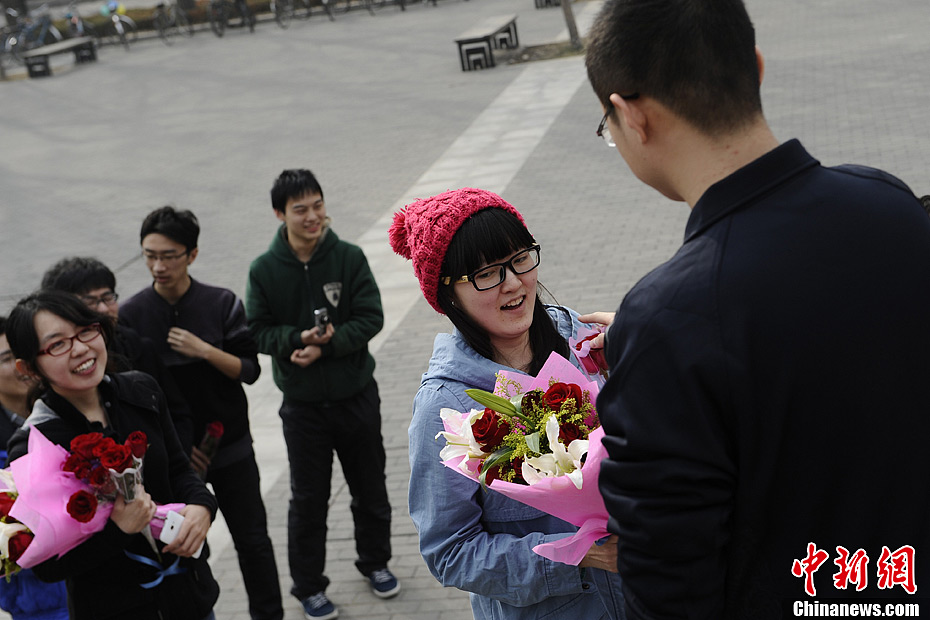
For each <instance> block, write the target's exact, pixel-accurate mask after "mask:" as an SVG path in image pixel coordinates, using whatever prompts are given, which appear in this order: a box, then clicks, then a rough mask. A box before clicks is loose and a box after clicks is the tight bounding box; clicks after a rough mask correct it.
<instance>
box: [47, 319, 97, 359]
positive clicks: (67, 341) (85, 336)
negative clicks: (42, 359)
mask: <svg viewBox="0 0 930 620" xmlns="http://www.w3.org/2000/svg"><path fill="white" fill-rule="evenodd" d="M101 333H102V332H101V331H100V323H91V324H90V325H88V326H87V327H82V328H81V329H80V331H78V333H76V334H74V335H73V336H71V337H69V338H62V339H61V340H56V341H55V342H53V343H52V344H50V345H48V346H47V347H45V348H44V349H42V350H41V351H39V355H51V356H52V357H59V356H61V355H64V354H65V353H67V352H68V351H70V350H71V349H72V348H73V347H74V340H75V339H77V340H80V341H81V342H85V343H86V342H90V341H91V340H93V339H94V338H96V337H97V336H99V335H100V334H101Z"/></svg>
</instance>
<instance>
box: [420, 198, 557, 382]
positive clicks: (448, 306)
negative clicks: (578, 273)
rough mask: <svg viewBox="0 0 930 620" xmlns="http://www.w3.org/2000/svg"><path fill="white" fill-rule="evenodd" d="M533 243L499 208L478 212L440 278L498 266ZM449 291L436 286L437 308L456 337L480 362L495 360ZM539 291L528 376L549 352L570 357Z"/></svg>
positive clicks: (483, 336) (488, 342)
mask: <svg viewBox="0 0 930 620" xmlns="http://www.w3.org/2000/svg"><path fill="white" fill-rule="evenodd" d="M534 243H536V240H535V239H533V235H531V234H530V231H528V230H527V229H526V227H525V226H524V225H523V224H522V223H521V222H520V220H519V219H517V217H516V216H514V215H513V214H512V213H510V212H508V211H504V210H503V209H494V208H488V209H482V210H481V211H478V212H477V213H475V214H474V215H473V216H471V217H470V218H468V219H467V220H466V221H465V223H464V224H462V226H461V227H460V228H459V229H458V231H457V232H456V233H455V236H454V237H452V242H451V243H449V248H448V250H446V257H445V260H444V261H443V263H442V274H443V276H452V277H453V278H458V277H459V276H462V275H464V274H468V273H472V272H473V271H476V270H477V269H479V268H480V267H481V266H482V265H485V264H488V263H496V262H499V261H501V260H503V259H504V258H506V257H507V256H510V255H511V254H513V253H514V252H517V251H519V250H523V249H526V248H528V247H529V246H531V245H533V244H534ZM453 287H454V284H449V285H447V286H445V285H442V284H440V285H439V289H438V291H437V298H438V301H439V307H440V308H442V311H443V312H445V313H446V316H448V317H449V320H451V321H452V324H453V325H455V327H456V329H458V330H459V332H461V334H462V337H463V338H465V342H467V343H468V346H470V347H471V348H472V349H474V350H475V351H476V352H477V353H478V354H479V355H481V356H483V357H486V358H488V359H490V360H493V359H495V356H494V353H495V352H494V347H493V346H491V338H490V336H489V335H488V333H487V332H486V331H485V330H484V329H483V328H481V327H479V326H478V324H477V323H475V322H474V321H473V320H472V319H471V318H470V317H469V316H468V315H467V314H466V313H465V312H463V311H462V309H461V308H460V307H458V306H455V305H453V304H452V300H453V296H452V292H453ZM540 289H542V290H543V291H545V290H546V289H545V287H543V286H542V285H539V284H537V293H536V301H535V303H534V306H533V324H532V325H530V329H529V336H530V349H531V351H532V354H533V357H532V361H531V362H530V367H529V369H528V370H529V372H530V374H532V375H535V374H536V373H538V372H539V370H540V369H541V368H542V366H543V364H544V363H545V362H546V360H547V359H548V358H549V354H550V353H552V352H553V351H556V352H558V353H559V355H561V356H562V357H564V358H566V359H568V355H569V350H568V343H567V342H566V341H565V339H564V338H563V337H562V336H561V334H559V332H558V330H557V329H556V327H555V324H554V323H553V322H552V318H551V317H550V316H549V314H548V313H547V312H546V307H545V305H544V304H543V303H542V301H540V299H539V290H540ZM547 292H548V291H547Z"/></svg>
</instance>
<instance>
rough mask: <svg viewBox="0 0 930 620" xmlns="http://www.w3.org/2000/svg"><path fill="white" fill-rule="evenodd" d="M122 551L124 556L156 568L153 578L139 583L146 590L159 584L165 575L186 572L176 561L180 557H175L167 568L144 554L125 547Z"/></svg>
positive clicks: (178, 560)
mask: <svg viewBox="0 0 930 620" xmlns="http://www.w3.org/2000/svg"><path fill="white" fill-rule="evenodd" d="M123 553H125V554H126V557H128V558H129V559H130V560H134V561H136V562H139V563H140V564H145V565H146V566H151V567H152V568H154V569H156V571H155V575H156V577H155V579H153V580H152V581H147V582H145V583H140V584H139V585H140V586H142V587H143V588H145V589H146V590H149V589H151V588H154V587H155V586H157V585H159V584H161V582H162V581H164V580H165V577H170V576H171V575H180V574H181V573H186V572H187V568H185V567H183V566H179V565H178V563H179V562H180V561H181V558H179V557H178V558H175V559H174V562H172V563H171V566H169V567H168V568H162V566H161V564H159V563H158V562H156V561H155V560H153V559H152V558H147V557H145V556H144V555H138V554H136V553H132V552H130V551H126V550H125V549H124V550H123Z"/></svg>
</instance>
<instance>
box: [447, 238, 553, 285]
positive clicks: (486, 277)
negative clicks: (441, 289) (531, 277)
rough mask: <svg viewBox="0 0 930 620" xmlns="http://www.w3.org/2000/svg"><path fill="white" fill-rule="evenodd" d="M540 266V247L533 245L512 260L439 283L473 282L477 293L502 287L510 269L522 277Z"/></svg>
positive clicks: (448, 278)
mask: <svg viewBox="0 0 930 620" xmlns="http://www.w3.org/2000/svg"><path fill="white" fill-rule="evenodd" d="M538 266H539V245H533V246H530V247H528V248H527V249H525V250H523V251H521V252H517V253H516V254H514V255H513V256H512V257H511V258H510V260H506V261H504V262H502V263H494V264H493V265H488V266H487V267H482V268H481V269H479V270H478V271H475V272H473V273H470V274H468V275H467V276H462V277H461V278H458V279H456V280H453V279H452V278H451V277H449V276H445V277H443V278H440V279H439V281H440V282H441V283H442V284H445V285H449V284H452V283H454V282H471V283H472V286H474V287H475V290H476V291H486V290H489V289H492V288H494V287H495V286H500V284H501V283H502V282H503V281H504V279H505V278H506V277H507V271H506V270H507V269H510V271H512V272H514V273H515V274H516V275H520V274H524V273H529V272H530V271H533V270H534V269H536V268H537V267H538Z"/></svg>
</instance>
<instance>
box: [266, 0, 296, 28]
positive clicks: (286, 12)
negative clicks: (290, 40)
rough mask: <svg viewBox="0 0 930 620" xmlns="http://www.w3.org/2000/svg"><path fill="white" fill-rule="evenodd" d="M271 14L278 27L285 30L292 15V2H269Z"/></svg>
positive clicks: (275, 0) (276, 0) (283, 0)
mask: <svg viewBox="0 0 930 620" xmlns="http://www.w3.org/2000/svg"><path fill="white" fill-rule="evenodd" d="M271 12H272V13H274V20H275V21H276V22H278V25H279V26H281V28H287V27H288V25H290V23H291V17H293V15H294V4H293V2H292V0H271Z"/></svg>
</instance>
